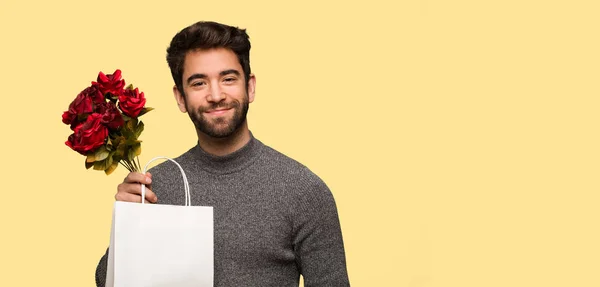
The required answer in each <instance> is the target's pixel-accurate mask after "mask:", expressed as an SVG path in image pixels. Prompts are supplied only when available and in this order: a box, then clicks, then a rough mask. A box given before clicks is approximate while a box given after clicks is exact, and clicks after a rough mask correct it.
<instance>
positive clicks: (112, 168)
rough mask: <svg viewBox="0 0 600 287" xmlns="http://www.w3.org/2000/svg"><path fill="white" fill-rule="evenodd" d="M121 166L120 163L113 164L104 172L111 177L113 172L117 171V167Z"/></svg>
mask: <svg viewBox="0 0 600 287" xmlns="http://www.w3.org/2000/svg"><path fill="white" fill-rule="evenodd" d="M118 166H119V162H116V161H115V162H113V163H112V164H111V165H110V166H109V167H108V168H107V169H105V170H104V173H106V175H110V174H111V173H112V172H113V171H115V169H117V167H118Z"/></svg>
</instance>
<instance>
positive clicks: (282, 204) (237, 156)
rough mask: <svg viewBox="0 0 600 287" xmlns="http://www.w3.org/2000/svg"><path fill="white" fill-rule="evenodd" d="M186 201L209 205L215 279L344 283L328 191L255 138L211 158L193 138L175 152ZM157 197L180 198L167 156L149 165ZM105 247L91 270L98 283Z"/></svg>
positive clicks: (310, 286) (175, 201)
mask: <svg viewBox="0 0 600 287" xmlns="http://www.w3.org/2000/svg"><path fill="white" fill-rule="evenodd" d="M174 160H175V161H177V162H178V163H179V164H180V165H181V166H182V167H183V169H184V170H185V173H186V175H187V177H188V181H189V186H190V192H191V198H192V205H201V206H213V211H214V231H215V233H214V241H215V242H214V260H215V262H214V268H215V270H214V272H215V273H214V286H227V287H230V286H257V287H266V286H277V287H284V286H298V284H299V277H300V274H302V276H304V285H305V286H306V287H315V286H323V287H325V286H327V287H334V286H350V284H349V280H348V274H347V269H346V257H345V253H344V244H343V240H342V233H341V229H340V222H339V219H338V213H337V209H336V205H335V201H334V198H333V196H332V194H331V192H330V190H329V189H328V187H327V186H326V185H325V183H324V182H323V181H322V180H321V179H320V178H319V177H318V176H316V175H315V174H314V173H312V172H311V171H310V170H309V169H308V168H306V167H305V166H303V165H302V164H300V163H298V162H296V161H295V160H293V159H291V158H289V157H287V156H285V155H283V154H281V153H279V152H277V151H275V150H274V149H272V148H270V147H268V146H266V145H264V144H263V143H262V142H260V141H259V140H257V139H256V138H254V137H251V140H250V142H249V143H248V144H246V145H245V146H244V147H243V148H241V149H240V150H238V151H236V152H234V153H232V154H229V155H227V156H222V157H217V156H213V155H210V154H208V153H206V152H205V151H203V150H202V149H201V148H200V146H198V145H196V146H195V147H193V148H192V149H190V150H189V151H187V152H186V153H184V154H183V155H181V156H180V157H178V158H175V159H174ZM149 172H150V173H151V174H152V191H153V192H155V193H156V195H157V197H158V204H171V205H184V191H183V183H182V181H181V173H180V171H179V169H178V168H177V167H176V166H175V164H173V163H171V162H170V161H165V162H163V163H160V164H159V165H157V166H156V167H154V168H152V169H150V170H149ZM107 258H108V251H107V252H106V254H105V255H104V256H103V257H102V259H101V260H100V262H99V264H98V267H97V269H96V285H97V286H99V287H104V283H105V279H106V260H107Z"/></svg>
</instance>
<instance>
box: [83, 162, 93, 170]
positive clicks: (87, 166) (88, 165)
mask: <svg viewBox="0 0 600 287" xmlns="http://www.w3.org/2000/svg"><path fill="white" fill-rule="evenodd" d="M92 166H94V162H87V161H86V162H85V168H86V169H90V167H92Z"/></svg>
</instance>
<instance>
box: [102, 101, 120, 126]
mask: <svg viewBox="0 0 600 287" xmlns="http://www.w3.org/2000/svg"><path fill="white" fill-rule="evenodd" d="M96 113H98V114H101V115H102V121H101V122H102V124H103V125H105V126H107V127H108V128H109V129H111V130H116V129H119V128H120V127H121V126H123V124H125V122H124V121H123V117H122V116H121V112H119V110H118V109H117V106H116V105H115V103H113V102H105V103H102V104H100V105H99V106H98V108H97V109H96Z"/></svg>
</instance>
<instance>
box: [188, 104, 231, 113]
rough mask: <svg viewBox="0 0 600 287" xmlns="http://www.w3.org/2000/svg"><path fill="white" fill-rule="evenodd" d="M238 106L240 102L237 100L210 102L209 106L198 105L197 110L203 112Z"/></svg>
mask: <svg viewBox="0 0 600 287" xmlns="http://www.w3.org/2000/svg"><path fill="white" fill-rule="evenodd" d="M239 106H240V102H238V101H233V102H230V103H225V102H219V103H216V104H211V105H210V106H207V107H199V108H198V112H200V113H203V112H206V111H211V110H216V109H233V108H237V107H239Z"/></svg>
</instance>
